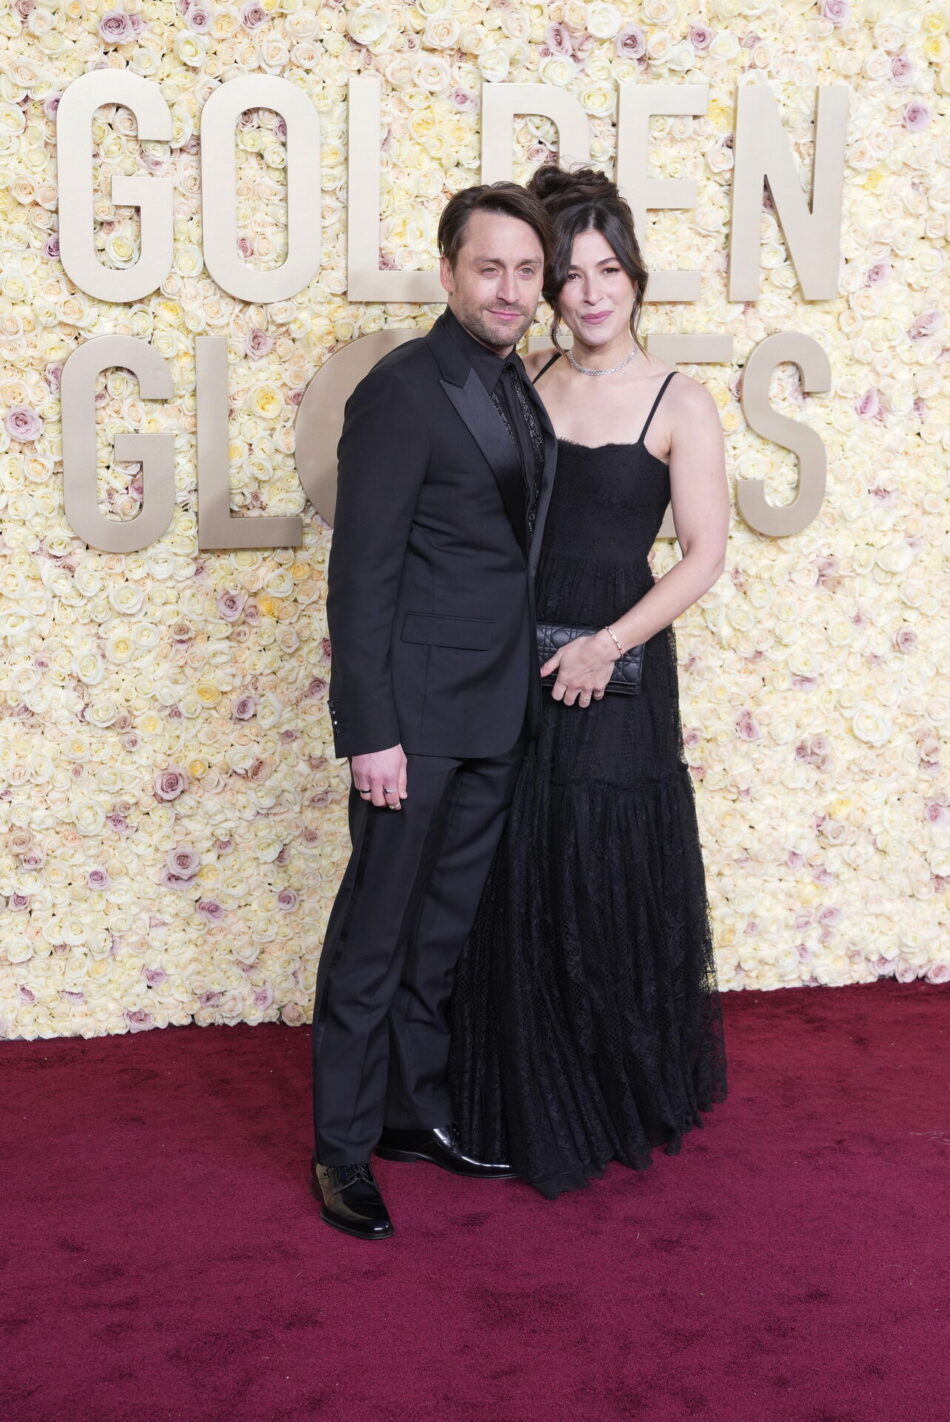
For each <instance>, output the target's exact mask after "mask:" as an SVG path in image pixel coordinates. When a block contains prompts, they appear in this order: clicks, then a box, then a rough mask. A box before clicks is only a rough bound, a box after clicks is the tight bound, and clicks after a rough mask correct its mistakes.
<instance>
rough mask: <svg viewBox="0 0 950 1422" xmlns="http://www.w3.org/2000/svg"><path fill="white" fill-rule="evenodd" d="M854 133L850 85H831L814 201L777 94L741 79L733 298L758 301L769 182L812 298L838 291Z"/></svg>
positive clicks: (818, 136) (819, 128)
mask: <svg viewBox="0 0 950 1422" xmlns="http://www.w3.org/2000/svg"><path fill="white" fill-rule="evenodd" d="M847 137H848V87H847V85H846V84H830V85H826V86H824V87H822V88H820V89H819V90H818V113H817V118H816V120H815V161H814V164H813V178H812V201H811V206H810V207H809V205H808V202H807V200H806V197H805V193H804V191H803V189H802V181H801V178H800V176H799V174H798V170H797V168H796V166H795V162H794V159H793V158H792V154H791V152H790V150H789V146H788V140H787V138H786V136H785V132H784V130H783V128H782V123H781V119H780V118H779V113H778V105H777V104H776V102H775V96H774V94H773V93H772V92H771V90H770V89H768V88H767V87H766V85H765V84H742V85H740V87H739V94H738V101H737V106H736V134H735V172H734V174H733V183H732V239H731V241H730V244H729V300H730V301H757V300H758V296H759V246H760V241H761V237H760V233H761V227H762V185H763V183H768V185H769V192H770V193H771V194H772V202H773V203H774V205H775V212H776V215H777V216H778V219H779V222H780V223H781V224H782V231H783V232H784V233H785V241H786V243H787V244H788V251H789V256H790V257H791V259H792V263H793V265H794V267H795V272H796V275H797V276H798V282H799V285H800V287H801V289H802V295H803V296H804V297H805V300H806V301H827V300H830V299H831V297H833V296H837V294H838V258H839V254H840V252H841V199H842V191H843V187H844V150H845V143H846V142H847Z"/></svg>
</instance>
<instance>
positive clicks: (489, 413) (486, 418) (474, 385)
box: [439, 369, 547, 552]
mask: <svg viewBox="0 0 950 1422" xmlns="http://www.w3.org/2000/svg"><path fill="white" fill-rule="evenodd" d="M439 384H440V385H441V386H442V389H443V390H444V391H445V393H446V395H448V397H449V399H450V400H451V401H452V404H453V405H454V406H455V408H456V410H457V411H458V412H459V415H460V416H461V417H462V419H463V420H464V422H465V424H466V425H467V426H468V429H469V431H470V433H471V435H472V437H473V439H474V440H475V443H476V444H477V445H478V447H479V449H480V450H481V451H482V454H484V456H485V458H486V459H487V460H488V465H489V468H490V469H491V472H492V473H493V474H494V476H495V479H496V481H497V483H498V488H499V489H500V491H501V497H502V501H503V502H504V505H505V512H506V513H507V515H508V517H509V519H510V520H511V526H512V528H513V529H514V531H515V533H516V534H517V537H518V542H519V543H520V544H521V547H522V549H524V551H525V552H527V534H526V530H525V511H524V476H523V475H522V472H521V456H520V454H519V453H518V450H517V449H516V448H515V445H514V444H513V443H512V439H511V436H510V435H509V433H508V431H507V430H506V429H505V426H504V424H503V422H502V419H501V416H500V415H499V413H498V411H497V410H496V409H495V406H494V405H493V404H492V400H491V396H490V395H489V394H488V391H487V390H486V389H485V387H484V385H483V384H482V382H481V381H480V380H479V378H478V376H477V375H476V374H475V372H474V370H471V369H470V370H469V372H468V378H467V380H466V381H465V384H464V385H454V384H453V383H452V382H451V381H450V380H440V381H439ZM546 468H547V459H545V469H546Z"/></svg>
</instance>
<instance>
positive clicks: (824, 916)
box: [818, 904, 841, 928]
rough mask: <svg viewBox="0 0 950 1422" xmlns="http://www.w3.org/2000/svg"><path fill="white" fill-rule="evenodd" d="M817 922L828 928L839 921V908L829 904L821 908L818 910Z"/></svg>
mask: <svg viewBox="0 0 950 1422" xmlns="http://www.w3.org/2000/svg"><path fill="white" fill-rule="evenodd" d="M818 922H819V923H821V924H823V925H824V926H825V927H826V928H830V927H831V926H832V925H833V924H835V923H840V922H841V910H840V909H839V908H835V907H834V906H833V905H831V904H829V905H828V907H827V908H823V909H822V910H821V911H820V912H819V914H818Z"/></svg>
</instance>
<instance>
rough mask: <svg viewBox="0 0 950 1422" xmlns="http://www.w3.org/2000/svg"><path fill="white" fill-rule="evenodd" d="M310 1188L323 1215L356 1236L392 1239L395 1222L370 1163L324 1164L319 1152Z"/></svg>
mask: <svg viewBox="0 0 950 1422" xmlns="http://www.w3.org/2000/svg"><path fill="white" fill-rule="evenodd" d="M310 1188H311V1190H312V1191H313V1194H314V1196H315V1198H316V1199H318V1200H319V1201H320V1203H321V1205H322V1206H323V1208H322V1209H321V1211H320V1218H321V1219H322V1220H324V1221H325V1222H326V1223H327V1224H328V1225H332V1226H333V1228H334V1229H340V1230H342V1231H343V1233H344V1234H352V1235H353V1236H355V1238H356V1239H389V1237H390V1235H391V1234H392V1233H393V1222H392V1220H391V1219H390V1218H389V1212H388V1210H387V1209H386V1206H385V1204H384V1203H383V1197H382V1195H381V1194H380V1193H379V1186H378V1185H377V1184H376V1181H375V1180H374V1179H373V1172H372V1170H370V1168H369V1166H368V1165H362V1164H361V1165H321V1164H320V1162H319V1161H318V1160H317V1158H316V1156H315V1157H314V1159H313V1163H312V1166H311V1170H310Z"/></svg>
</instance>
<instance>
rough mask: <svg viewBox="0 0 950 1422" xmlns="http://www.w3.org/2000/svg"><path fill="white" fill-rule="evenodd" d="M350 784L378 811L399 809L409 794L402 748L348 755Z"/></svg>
mask: <svg viewBox="0 0 950 1422" xmlns="http://www.w3.org/2000/svg"><path fill="white" fill-rule="evenodd" d="M350 771H351V773H352V776H353V784H354V785H355V786H356V788H357V790H358V791H359V793H360V795H361V796H362V798H363V799H364V800H365V801H367V803H369V802H370V801H372V803H373V804H374V805H376V806H378V808H379V809H382V808H383V807H384V806H388V808H389V809H390V810H401V809H402V802H403V800H405V799H406V797H407V796H408V794H409V788H408V785H407V782H406V753H405V751H404V750H403V748H402V746H390V748H389V750H381V751H370V752H369V754H368V755H353V756H350Z"/></svg>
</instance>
